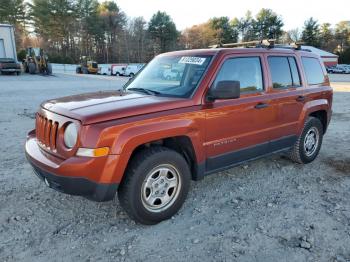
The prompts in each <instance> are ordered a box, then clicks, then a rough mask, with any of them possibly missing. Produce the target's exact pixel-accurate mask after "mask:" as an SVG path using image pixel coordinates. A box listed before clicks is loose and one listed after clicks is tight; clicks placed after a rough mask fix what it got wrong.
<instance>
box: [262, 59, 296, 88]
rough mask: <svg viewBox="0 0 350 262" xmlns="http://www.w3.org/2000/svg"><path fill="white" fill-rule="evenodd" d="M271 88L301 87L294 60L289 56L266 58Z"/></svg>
mask: <svg viewBox="0 0 350 262" xmlns="http://www.w3.org/2000/svg"><path fill="white" fill-rule="evenodd" d="M268 62H269V67H270V72H271V77H272V85H273V88H288V87H298V86H301V83H300V77H299V72H298V67H297V64H296V62H295V58H294V57H291V56H270V57H269V58H268Z"/></svg>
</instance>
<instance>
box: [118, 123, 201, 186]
mask: <svg viewBox="0 0 350 262" xmlns="http://www.w3.org/2000/svg"><path fill="white" fill-rule="evenodd" d="M198 125H199V124H198V122H197V121H195V120H194V119H191V118H189V119H184V118H181V119H175V120H162V121H161V122H158V121H157V122H154V121H152V122H149V121H148V123H147V122H145V123H140V122H139V123H138V125H130V126H129V127H127V128H125V129H123V130H122V131H121V132H120V133H119V135H118V137H117V138H116V139H115V140H114V142H113V144H112V146H111V154H116V155H119V162H118V170H116V173H115V175H114V177H113V179H112V180H113V181H121V179H122V176H123V174H124V171H125V169H126V166H127V164H128V162H129V160H130V157H131V154H132V153H133V151H134V150H135V149H136V148H137V147H138V146H140V145H143V144H146V143H149V142H152V141H156V140H161V139H165V138H169V137H176V136H187V137H188V138H189V139H190V140H191V142H192V146H193V149H194V154H195V159H196V161H197V163H198V162H202V161H204V158H205V156H204V151H203V150H202V149H201V148H202V147H201V145H202V142H201V133H200V131H199V130H200V128H199V127H198Z"/></svg>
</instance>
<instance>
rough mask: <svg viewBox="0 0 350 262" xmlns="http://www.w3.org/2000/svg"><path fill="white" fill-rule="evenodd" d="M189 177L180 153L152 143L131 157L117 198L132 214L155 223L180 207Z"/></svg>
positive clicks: (130, 214) (141, 219) (137, 219)
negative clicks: (154, 145) (152, 145)
mask: <svg viewBox="0 0 350 262" xmlns="http://www.w3.org/2000/svg"><path fill="white" fill-rule="evenodd" d="M190 178H191V173H190V169H189V166H188V164H187V162H186V160H185V159H184V158H183V156H182V155H180V154H179V153H177V152H176V151H173V150H171V149H168V148H165V147H158V146H157V147H151V148H148V149H145V150H142V151H140V152H139V153H137V154H136V155H135V157H134V158H133V159H132V160H131V163H130V165H129V166H128V169H127V171H126V174H125V178H124V180H123V181H122V183H121V185H120V187H119V190H118V198H119V201H120V204H121V206H122V207H123V208H124V209H125V211H126V212H127V213H128V215H129V216H130V217H131V218H133V219H134V220H136V221H137V222H139V223H142V224H146V225H153V224H157V223H159V222H161V221H163V220H166V219H169V218H171V217H172V216H173V215H174V214H175V213H176V212H177V211H178V210H179V209H180V208H181V206H182V204H183V203H184V201H185V199H186V196H187V193H188V190H189V185H190Z"/></svg>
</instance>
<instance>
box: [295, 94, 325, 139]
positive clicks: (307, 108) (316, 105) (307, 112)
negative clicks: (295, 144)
mask: <svg viewBox="0 0 350 262" xmlns="http://www.w3.org/2000/svg"><path fill="white" fill-rule="evenodd" d="M310 116H313V117H316V118H318V119H319V120H320V121H321V123H322V125H323V131H324V133H325V132H326V130H327V127H328V124H329V121H330V117H331V108H330V104H329V103H328V100H327V99H319V100H313V101H310V102H308V103H306V104H305V105H304V108H303V110H302V112H301V115H300V118H299V126H298V134H299V135H300V134H301V132H302V131H303V127H304V123H305V121H306V119H307V118H308V117H310Z"/></svg>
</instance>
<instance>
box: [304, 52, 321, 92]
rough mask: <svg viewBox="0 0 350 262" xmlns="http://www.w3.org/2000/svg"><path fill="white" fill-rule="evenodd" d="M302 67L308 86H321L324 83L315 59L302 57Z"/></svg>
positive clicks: (318, 64)
mask: <svg viewBox="0 0 350 262" xmlns="http://www.w3.org/2000/svg"><path fill="white" fill-rule="evenodd" d="M301 59H302V61H303V66H304V70H305V74H306V79H307V83H308V84H309V85H317V84H322V83H323V82H324V75H323V70H322V67H321V64H320V62H319V61H318V59H317V58H313V57H302V58H301Z"/></svg>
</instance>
